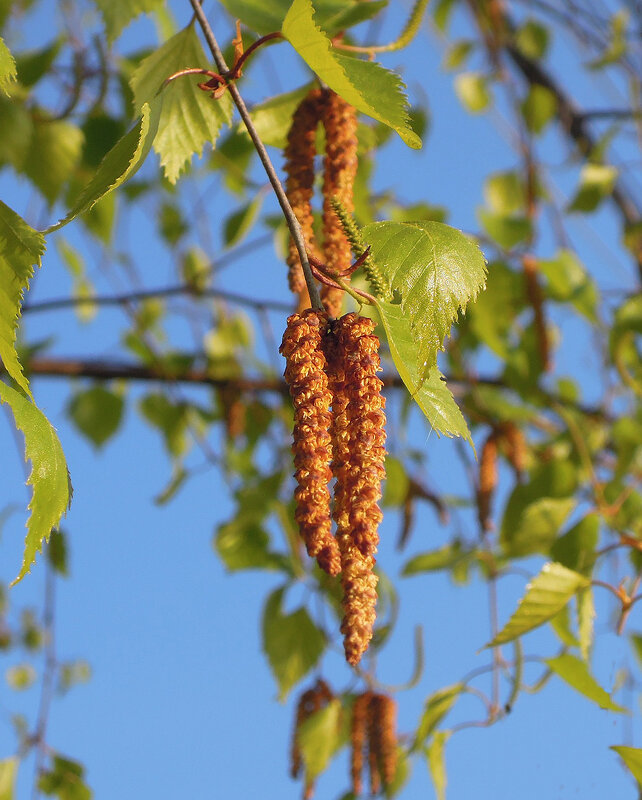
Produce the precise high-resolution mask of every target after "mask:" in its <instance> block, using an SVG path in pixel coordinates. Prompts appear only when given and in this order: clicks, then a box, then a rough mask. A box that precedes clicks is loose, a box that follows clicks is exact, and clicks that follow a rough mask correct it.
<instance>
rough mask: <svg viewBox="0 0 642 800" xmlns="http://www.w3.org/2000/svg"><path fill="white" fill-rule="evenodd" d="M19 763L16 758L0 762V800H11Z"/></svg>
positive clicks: (4, 759)
mask: <svg viewBox="0 0 642 800" xmlns="http://www.w3.org/2000/svg"><path fill="white" fill-rule="evenodd" d="M19 763H20V761H19V759H18V758H17V757H16V756H13V757H12V758H3V759H2V761H0V800H13V798H14V792H15V784H16V774H17V772H18V764H19Z"/></svg>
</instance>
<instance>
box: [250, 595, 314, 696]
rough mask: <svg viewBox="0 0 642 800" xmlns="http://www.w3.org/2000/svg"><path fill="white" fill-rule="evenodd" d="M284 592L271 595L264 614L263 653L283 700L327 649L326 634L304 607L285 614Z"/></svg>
mask: <svg viewBox="0 0 642 800" xmlns="http://www.w3.org/2000/svg"><path fill="white" fill-rule="evenodd" d="M284 593H285V588H284V587H282V588H281V589H277V590H276V591H275V592H272V594H271V595H270V596H269V597H268V599H267V602H266V604H265V608H264V611H263V650H264V652H265V654H266V655H267V658H268V661H269V663H270V667H271V668H272V672H273V674H274V677H275V678H276V682H277V683H278V685H279V699H281V700H284V699H285V698H286V697H287V695H288V693H289V691H290V689H291V688H292V687H293V686H294V685H295V684H296V683H298V681H300V680H301V678H302V677H303V676H304V675H306V674H307V673H308V672H309V671H310V670H311V669H312V667H314V665H315V664H316V663H317V662H318V660H319V658H321V654H322V653H323V650H324V649H325V637H324V635H323V633H322V632H321V631H320V630H319V629H318V628H317V627H316V625H315V624H314V623H313V622H312V620H311V619H310V615H309V614H308V612H307V611H306V610H305V609H304V608H299V609H297V610H296V611H294V612H293V613H291V614H287V613H284V611H283V595H284Z"/></svg>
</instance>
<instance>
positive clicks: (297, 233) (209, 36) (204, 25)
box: [189, 0, 323, 309]
mask: <svg viewBox="0 0 642 800" xmlns="http://www.w3.org/2000/svg"><path fill="white" fill-rule="evenodd" d="M189 1H190V4H191V6H192V8H193V9H194V16H195V17H196V19H197V20H198V23H199V25H200V26H201V30H202V31H203V35H204V36H205V40H206V41H207V44H208V46H209V48H210V51H211V53H212V56H213V58H214V61H215V63H216V66H217V68H218V70H219V72H221V73H222V74H225V73H226V72H229V69H228V66H227V64H226V63H225V59H224V58H223V53H222V52H221V48H220V47H219V46H218V42H217V41H216V37H215V36H214V31H213V30H212V28H211V26H210V24H209V22H208V21H207V17H206V16H205V14H204V13H203V9H202V8H201V5H200V2H199V0H189ZM228 89H229V92H230V95H231V97H232V100H233V101H234V105H235V106H236V107H237V108H238V110H239V114H240V115H241V119H242V120H243V122H244V124H245V127H246V128H247V132H248V133H249V135H250V139H252V142H253V144H254V147H255V148H256V152H257V153H258V155H259V158H260V159H261V163H262V164H263V168H264V169H265V172H266V174H267V176H268V179H269V181H270V183H271V184H272V188H273V189H274V193H275V194H276V197H277V200H278V201H279V205H280V206H281V210H282V211H283V214H284V216H285V221H286V222H287V226H288V229H289V231H290V235H291V236H292V240H293V241H294V243H295V245H296V249H297V252H298V254H299V258H300V259H301V266H302V267H303V274H304V276H305V282H306V285H307V287H308V294H309V295H310V303H311V305H312V307H313V308H317V309H322V308H323V304H322V303H321V297H320V295H319V290H318V288H317V285H316V281H315V280H314V277H313V275H312V271H311V270H310V263H309V262H308V255H307V253H306V251H305V241H304V239H303V233H302V232H301V226H300V225H299V221H298V219H297V218H296V215H295V213H294V211H293V210H292V206H291V205H290V202H289V200H288V198H287V195H286V194H285V190H284V189H283V186H282V185H281V181H280V180H279V178H278V175H277V174H276V170H275V169H274V166H273V165H272V161H271V160H270V156H269V155H268V152H267V150H266V149H265V145H264V144H263V142H262V141H261V139H260V138H259V135H258V132H257V130H256V128H255V127H254V123H253V122H252V119H251V117H250V114H249V112H248V110H247V106H246V105H245V102H244V101H243V98H242V97H241V95H240V93H239V90H238V89H237V88H236V85H235V84H234V83H233V82H230V83H229V84H228Z"/></svg>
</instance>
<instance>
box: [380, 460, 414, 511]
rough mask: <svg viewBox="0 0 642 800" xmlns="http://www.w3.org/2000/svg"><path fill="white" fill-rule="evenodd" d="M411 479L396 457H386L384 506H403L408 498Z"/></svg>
mask: <svg viewBox="0 0 642 800" xmlns="http://www.w3.org/2000/svg"><path fill="white" fill-rule="evenodd" d="M409 486H410V479H409V478H408V473H407V472H406V469H405V467H404V465H403V463H402V462H401V461H400V460H399V459H398V458H395V457H394V456H391V455H388V456H386V481H385V483H384V485H383V499H382V503H383V505H384V506H396V507H399V506H402V505H403V503H404V500H405V499H406V497H407V496H408V488H409Z"/></svg>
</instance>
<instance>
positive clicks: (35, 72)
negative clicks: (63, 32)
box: [16, 39, 62, 87]
mask: <svg viewBox="0 0 642 800" xmlns="http://www.w3.org/2000/svg"><path fill="white" fill-rule="evenodd" d="M61 46H62V40H61V39H54V41H53V42H52V43H51V44H48V45H47V46H46V47H43V48H41V49H38V50H31V51H28V52H22V53H20V55H19V56H18V57H17V59H16V67H17V69H18V80H19V81H20V85H21V86H24V87H31V86H34V85H35V84H36V83H38V81H39V80H40V79H41V78H43V77H44V76H45V75H46V74H48V72H49V70H50V69H51V66H52V64H53V63H54V61H55V60H56V56H57V55H58V53H59V52H60V48H61Z"/></svg>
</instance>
